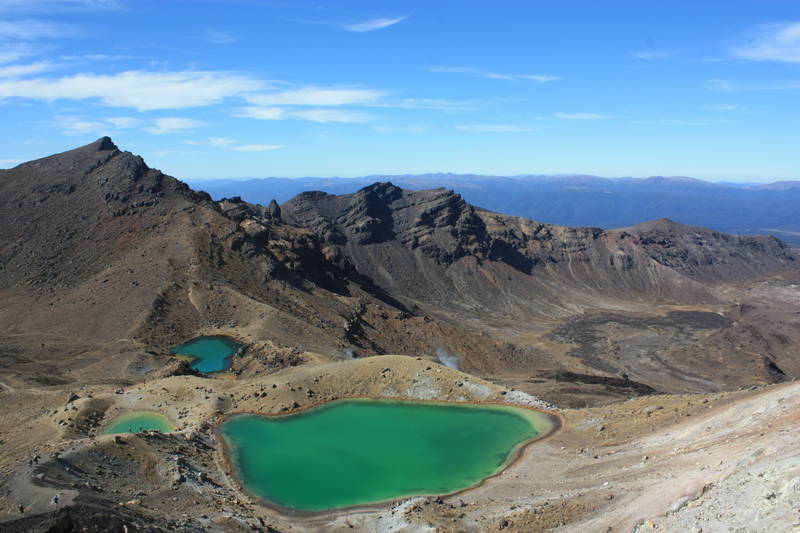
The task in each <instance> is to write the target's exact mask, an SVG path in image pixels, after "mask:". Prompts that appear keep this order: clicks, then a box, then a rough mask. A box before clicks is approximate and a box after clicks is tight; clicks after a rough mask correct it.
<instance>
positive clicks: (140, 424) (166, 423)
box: [103, 411, 175, 435]
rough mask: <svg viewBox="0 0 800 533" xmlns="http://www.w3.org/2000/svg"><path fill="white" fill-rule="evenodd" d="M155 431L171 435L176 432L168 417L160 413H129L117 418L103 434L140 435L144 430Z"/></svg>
mask: <svg viewBox="0 0 800 533" xmlns="http://www.w3.org/2000/svg"><path fill="white" fill-rule="evenodd" d="M153 429H157V430H159V431H161V432H162V433H169V432H170V431H174V430H175V426H174V425H173V424H172V422H170V420H169V419H168V418H167V417H166V416H164V415H162V414H160V413H153V412H146V411H141V412H136V413H127V414H124V415H122V416H119V417H117V418H115V419H114V420H113V421H112V422H111V423H110V424H109V425H108V426H106V428H105V429H104V430H103V434H105V435H113V434H116V433H138V432H140V431H143V430H153Z"/></svg>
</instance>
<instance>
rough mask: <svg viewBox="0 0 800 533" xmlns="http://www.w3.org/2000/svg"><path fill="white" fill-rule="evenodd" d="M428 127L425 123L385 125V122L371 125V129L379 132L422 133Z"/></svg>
mask: <svg viewBox="0 0 800 533" xmlns="http://www.w3.org/2000/svg"><path fill="white" fill-rule="evenodd" d="M429 128H430V127H429V126H427V125H425V124H410V125H408V126H387V125H385V124H381V125H377V126H372V129H373V131H377V132H380V133H422V132H424V131H428V129H429Z"/></svg>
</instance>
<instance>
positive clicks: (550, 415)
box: [213, 396, 564, 517]
mask: <svg viewBox="0 0 800 533" xmlns="http://www.w3.org/2000/svg"><path fill="white" fill-rule="evenodd" d="M359 400H363V401H370V400H372V401H385V402H392V403H425V404H432V405H437V404H438V405H443V406H462V407H469V406H476V407H479V406H494V407H512V408H518V409H520V410H521V411H522V413H520V415H521V416H524V417H525V418H526V419H527V420H528V421H529V422H530V423H531V424H535V422H538V423H541V422H542V421H546V423H547V424H548V427H547V428H546V429H545V430H544V431H542V432H541V433H539V434H538V435H536V436H535V437H532V438H530V439H527V440H525V441H522V442H520V443H519V444H517V445H516V446H514V448H513V449H511V451H509V452H508V458H507V459H506V461H505V462H504V463H503V465H502V466H501V467H500V468H498V470H497V472H495V473H493V474H491V475H489V476H486V477H485V478H483V479H481V480H480V481H478V482H477V483H475V484H474V485H470V486H468V487H465V488H463V489H459V490H456V491H453V492H448V493H437V494H410V495H406V496H399V497H396V498H390V499H386V500H380V501H375V502H370V503H364V504H358V505H349V506H345V507H333V508H331V509H323V510H319V511H309V510H302V509H294V508H291V507H285V506H283V505H280V504H277V503H275V502H273V501H270V500H267V499H266V498H263V497H261V496H258V495H256V494H254V493H252V492H251V491H250V490H249V489H247V487H245V485H244V483H243V481H242V480H241V479H240V476H239V475H238V474H237V470H236V467H235V466H234V463H233V460H232V458H231V451H230V448H229V445H228V441H227V439H226V438H225V435H224V434H223V432H222V426H223V425H224V424H225V422H227V421H228V420H229V419H230V418H232V417H235V416H239V415H257V416H263V417H265V418H286V417H290V416H294V415H297V414H300V413H303V412H305V411H309V410H311V409H316V408H318V407H322V406H325V405H327V404H330V403H334V402H340V401H359ZM526 411H527V412H528V413H525V412H526ZM563 425H564V421H563V419H562V417H561V415H559V414H558V413H557V412H555V411H549V410H547V409H542V408H540V407H533V406H530V405H521V404H513V403H506V402H487V401H471V402H462V401H455V400H421V399H417V398H396V397H394V398H393V397H380V396H354V397H348V398H336V399H333V400H326V401H322V402H317V403H313V404H309V405H306V406H302V407H298V408H297V409H293V410H290V411H287V412H282V413H262V412H257V411H233V412H230V413H226V414H225V416H224V417H223V418H222V420H220V421H219V422H218V423H217V424H216V425H215V426H214V429H213V432H214V436H215V438H216V439H217V441H218V442H221V443H222V453H223V460H224V463H225V469H226V470H225V475H226V476H227V477H228V479H229V481H230V482H231V483H232V484H233V485H234V486H235V487H236V489H237V490H238V491H239V492H241V493H242V494H245V495H247V497H248V498H249V499H250V500H251V501H253V502H255V503H258V504H260V505H263V506H264V507H267V508H269V509H271V510H273V511H276V512H277V513H278V514H280V515H283V516H292V517H319V516H325V515H336V514H340V513H343V512H349V511H354V510H378V509H382V508H383V507H384V506H386V505H387V504H390V503H398V502H401V501H403V500H409V499H411V498H430V497H436V498H449V497H451V496H457V495H459V494H464V493H466V492H467V491H471V490H474V489H477V488H479V487H482V486H483V485H484V484H485V483H486V482H487V481H489V480H491V479H493V478H495V477H497V476H500V475H502V474H503V473H505V472H506V471H507V470H508V469H509V468H511V467H512V466H513V465H514V464H515V463H517V461H519V460H520V459H522V458H523V457H524V456H525V454H526V453H527V451H528V450H529V449H530V448H531V446H532V445H533V444H536V443H539V442H541V441H543V440H545V439H547V438H549V437H551V436H553V435H554V434H555V433H556V432H557V431H558V430H559V429H561V428H562V427H563ZM535 427H536V426H535V425H534V428H535Z"/></svg>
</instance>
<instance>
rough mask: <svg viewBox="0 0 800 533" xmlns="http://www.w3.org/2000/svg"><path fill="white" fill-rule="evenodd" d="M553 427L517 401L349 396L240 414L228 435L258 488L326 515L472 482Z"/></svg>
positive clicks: (242, 471)
mask: <svg viewBox="0 0 800 533" xmlns="http://www.w3.org/2000/svg"><path fill="white" fill-rule="evenodd" d="M552 427H553V426H552V421H551V419H550V418H549V417H547V416H546V415H544V414H542V413H538V412H534V411H531V410H528V409H523V408H518V407H511V406H499V405H477V404H443V403H422V402H402V401H387V400H339V401H334V402H330V403H328V404H325V405H322V406H320V407H316V408H314V409H311V410H308V411H304V412H302V413H298V414H296V415H289V416H281V417H269V416H264V415H258V414H240V415H234V416H232V417H230V418H229V419H228V420H226V421H225V422H224V423H223V424H222V426H221V434H222V435H223V438H224V439H225V441H226V444H227V446H228V451H229V456H230V459H231V463H232V466H233V468H234V470H235V473H236V475H237V476H238V477H239V479H240V480H241V481H242V483H243V485H244V486H245V488H246V489H248V490H249V491H250V492H251V493H253V494H255V495H257V496H260V497H261V498H263V499H265V500H267V501H269V502H272V503H275V504H278V505H280V506H282V507H287V508H292V509H298V510H304V511H320V510H327V509H334V508H340V507H349V506H353V505H359V504H366V503H372V502H379V501H384V500H391V499H395V498H400V497H406V496H412V495H436V494H447V493H451V492H454V491H458V490H461V489H464V488H467V487H470V486H472V485H475V484H476V483H478V482H479V481H481V480H482V479H484V478H486V477H488V476H491V475H492V474H495V473H496V472H498V471H499V470H500V469H501V468H502V467H503V466H504V465H505V464H506V463H507V462H508V460H509V458H510V457H511V456H512V454H513V452H514V450H516V449H517V448H518V446H520V445H521V444H522V443H524V442H526V441H528V440H530V439H532V438H535V437H537V436H539V435H542V434H545V433H547V432H549V430H550V429H551V428H552Z"/></svg>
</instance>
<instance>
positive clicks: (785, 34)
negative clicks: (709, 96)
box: [731, 22, 800, 63]
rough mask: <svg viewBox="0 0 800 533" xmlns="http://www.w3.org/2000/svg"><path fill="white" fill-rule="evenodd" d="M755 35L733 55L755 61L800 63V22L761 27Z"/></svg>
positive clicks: (734, 49) (733, 51) (736, 47)
mask: <svg viewBox="0 0 800 533" xmlns="http://www.w3.org/2000/svg"><path fill="white" fill-rule="evenodd" d="M755 34H756V35H755V37H754V38H753V39H751V40H750V42H748V43H746V44H743V45H740V46H735V47H733V48H732V49H731V53H732V54H733V55H734V56H735V57H738V58H742V59H752V60H755V61H783V62H789V63H800V22H787V23H780V24H767V25H763V26H759V27H758V28H757V29H756V30H755Z"/></svg>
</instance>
